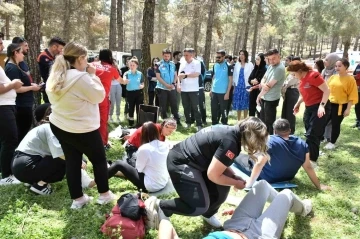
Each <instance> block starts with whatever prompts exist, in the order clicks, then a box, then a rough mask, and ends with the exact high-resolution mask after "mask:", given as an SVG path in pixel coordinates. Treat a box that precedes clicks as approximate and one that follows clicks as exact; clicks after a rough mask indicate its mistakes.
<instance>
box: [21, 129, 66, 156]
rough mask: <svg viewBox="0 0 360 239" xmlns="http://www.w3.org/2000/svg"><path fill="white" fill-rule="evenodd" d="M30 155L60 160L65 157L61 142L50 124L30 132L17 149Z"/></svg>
mask: <svg viewBox="0 0 360 239" xmlns="http://www.w3.org/2000/svg"><path fill="white" fill-rule="evenodd" d="M16 150H18V151H20V152H23V153H26V154H30V155H40V156H41V157H45V156H52V157H53V158H58V157H60V156H64V152H63V150H62V148H61V145H60V143H59V140H58V139H57V138H56V137H55V135H54V134H53V132H52V131H51V129H50V124H47V123H45V124H42V125H39V126H37V127H35V128H33V129H32V130H30V131H29V132H28V133H27V134H26V136H25V137H24V139H23V140H22V141H21V142H20V144H19V146H18V148H17V149H16Z"/></svg>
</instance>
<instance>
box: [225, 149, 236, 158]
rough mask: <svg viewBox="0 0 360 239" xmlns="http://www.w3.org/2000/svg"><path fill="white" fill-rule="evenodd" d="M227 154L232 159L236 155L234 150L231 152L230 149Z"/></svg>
mask: <svg viewBox="0 0 360 239" xmlns="http://www.w3.org/2000/svg"><path fill="white" fill-rule="evenodd" d="M225 155H226V157H228V158H229V159H231V160H233V159H234V157H235V154H234V153H233V152H231V151H230V150H228V151H227V152H226V154H225Z"/></svg>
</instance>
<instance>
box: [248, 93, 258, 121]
mask: <svg viewBox="0 0 360 239" xmlns="http://www.w3.org/2000/svg"><path fill="white" fill-rule="evenodd" d="M259 94H260V90H259V89H254V90H252V91H251V92H250V94H249V116H255V114H256V115H257V117H260V114H259V112H257V110H256V106H257V103H256V99H257V97H258V95H259Z"/></svg>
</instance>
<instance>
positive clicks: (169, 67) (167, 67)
mask: <svg viewBox="0 0 360 239" xmlns="http://www.w3.org/2000/svg"><path fill="white" fill-rule="evenodd" d="M175 71H176V66H175V64H174V62H172V61H164V60H161V61H160V62H159V63H158V68H157V70H156V73H160V77H161V79H163V80H164V81H165V82H166V83H167V84H169V85H171V84H173V83H174V79H175ZM156 88H160V89H164V90H168V89H167V88H166V87H165V86H164V85H163V84H161V83H160V82H159V81H158V82H157V85H156Z"/></svg>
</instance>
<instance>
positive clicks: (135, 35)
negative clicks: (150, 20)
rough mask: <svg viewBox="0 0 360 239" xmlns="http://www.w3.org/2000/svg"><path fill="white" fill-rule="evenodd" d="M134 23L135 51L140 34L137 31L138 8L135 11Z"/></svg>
mask: <svg viewBox="0 0 360 239" xmlns="http://www.w3.org/2000/svg"><path fill="white" fill-rule="evenodd" d="M133 20H134V22H133V30H134V33H133V42H134V46H133V47H134V49H136V47H137V42H136V40H137V33H138V29H137V9H136V6H135V10H134V19H133Z"/></svg>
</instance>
